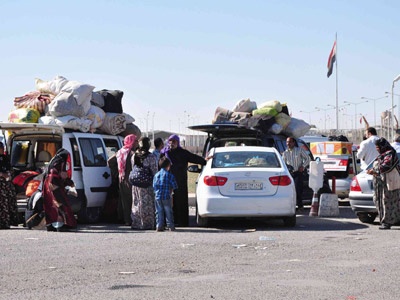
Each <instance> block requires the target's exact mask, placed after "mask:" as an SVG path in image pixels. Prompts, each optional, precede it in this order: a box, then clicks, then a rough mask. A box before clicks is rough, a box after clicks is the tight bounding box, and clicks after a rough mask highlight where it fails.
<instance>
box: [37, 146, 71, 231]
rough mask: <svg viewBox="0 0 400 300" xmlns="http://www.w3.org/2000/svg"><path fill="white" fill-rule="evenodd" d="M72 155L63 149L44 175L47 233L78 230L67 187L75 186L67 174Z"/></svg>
mask: <svg viewBox="0 0 400 300" xmlns="http://www.w3.org/2000/svg"><path fill="white" fill-rule="evenodd" d="M68 161H69V162H70V161H71V160H70V154H69V152H68V151H67V150H65V149H63V148H61V149H59V150H58V151H57V153H56V155H55V156H54V157H53V158H52V159H51V161H50V162H49V165H48V167H47V171H46V173H45V175H44V180H43V188H42V196H43V208H44V212H45V216H46V226H47V231H65V230H68V229H73V228H76V219H75V217H74V214H73V212H72V209H71V204H70V202H69V199H68V195H67V191H66V190H65V187H66V186H71V187H73V186H74V183H73V181H72V180H71V178H70V177H68V176H69V174H68V172H67V170H68V168H71V165H68V164H67V162H68Z"/></svg>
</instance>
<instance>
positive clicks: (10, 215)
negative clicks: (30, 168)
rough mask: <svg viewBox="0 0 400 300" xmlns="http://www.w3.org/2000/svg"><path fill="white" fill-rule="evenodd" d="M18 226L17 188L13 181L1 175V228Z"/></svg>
mask: <svg viewBox="0 0 400 300" xmlns="http://www.w3.org/2000/svg"><path fill="white" fill-rule="evenodd" d="M11 225H12V226H18V208H17V199H16V192H15V188H14V186H13V185H12V183H11V181H7V180H6V179H5V178H4V177H2V176H0V229H9V228H10V226H11Z"/></svg>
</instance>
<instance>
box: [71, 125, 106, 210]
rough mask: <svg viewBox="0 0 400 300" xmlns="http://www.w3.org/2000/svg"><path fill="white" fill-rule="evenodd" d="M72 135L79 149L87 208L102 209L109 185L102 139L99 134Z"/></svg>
mask: <svg viewBox="0 0 400 300" xmlns="http://www.w3.org/2000/svg"><path fill="white" fill-rule="evenodd" d="M73 135H74V136H75V138H76V139H77V144H78V147H79V155H80V159H81V164H82V178H83V183H84V190H85V195H86V199H87V207H103V205H104V202H105V201H106V197H107V190H108V189H109V187H110V185H111V171H110V168H109V167H108V166H107V152H106V147H105V145H104V141H103V138H102V136H101V135H99V134H87V133H79V132H74V133H73Z"/></svg>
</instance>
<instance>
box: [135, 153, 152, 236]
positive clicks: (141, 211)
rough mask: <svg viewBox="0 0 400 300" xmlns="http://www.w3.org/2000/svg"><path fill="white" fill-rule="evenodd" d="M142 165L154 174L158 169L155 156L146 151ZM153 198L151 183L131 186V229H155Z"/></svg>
mask: <svg viewBox="0 0 400 300" xmlns="http://www.w3.org/2000/svg"><path fill="white" fill-rule="evenodd" d="M135 155H136V154H135ZM135 155H134V156H132V165H134V160H135ZM143 166H144V167H149V168H150V169H151V171H152V173H153V176H154V175H155V174H156V173H157V171H158V166H157V158H156V156H155V155H154V154H152V153H148V155H147V157H146V158H145V159H144V160H143ZM154 198H155V196H154V189H153V186H152V185H151V186H149V187H147V188H141V187H137V186H132V212H131V217H132V226H131V227H132V229H155V226H156V210H155V201H154Z"/></svg>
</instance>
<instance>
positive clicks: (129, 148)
mask: <svg viewBox="0 0 400 300" xmlns="http://www.w3.org/2000/svg"><path fill="white" fill-rule="evenodd" d="M137 146H138V142H137V138H136V135H134V134H129V135H127V136H126V137H125V138H124V146H123V147H122V148H121V149H119V150H118V152H117V155H116V156H117V163H118V178H119V203H118V216H119V218H121V219H122V221H123V222H124V223H125V225H127V226H130V225H131V223H132V221H131V208H132V185H131V184H130V183H129V173H130V172H131V171H132V164H131V158H132V156H133V152H134V151H135V149H136V148H137Z"/></svg>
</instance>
